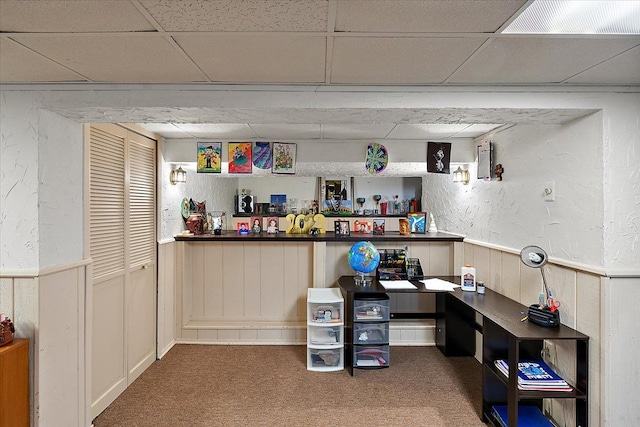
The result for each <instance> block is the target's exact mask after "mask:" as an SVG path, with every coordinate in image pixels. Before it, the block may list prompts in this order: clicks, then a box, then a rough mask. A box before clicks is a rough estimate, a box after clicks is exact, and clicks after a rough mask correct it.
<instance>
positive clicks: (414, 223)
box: [407, 212, 427, 234]
mask: <svg viewBox="0 0 640 427" xmlns="http://www.w3.org/2000/svg"><path fill="white" fill-rule="evenodd" d="M407 219H408V220H409V230H410V231H411V233H416V234H425V233H426V231H427V225H426V224H427V214H426V213H425V212H414V213H410V214H407Z"/></svg>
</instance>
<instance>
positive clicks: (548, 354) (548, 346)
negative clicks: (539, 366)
mask: <svg viewBox="0 0 640 427" xmlns="http://www.w3.org/2000/svg"><path fill="white" fill-rule="evenodd" d="M543 351H544V355H545V359H546V360H547V361H548V362H551V363H555V361H556V343H554V342H552V341H545V343H544V350H543Z"/></svg>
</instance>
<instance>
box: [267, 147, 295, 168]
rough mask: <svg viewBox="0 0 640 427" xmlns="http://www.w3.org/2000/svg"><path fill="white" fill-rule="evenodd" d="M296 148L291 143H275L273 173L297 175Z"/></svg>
mask: <svg viewBox="0 0 640 427" xmlns="http://www.w3.org/2000/svg"><path fill="white" fill-rule="evenodd" d="M296 147H297V146H296V144H294V143H290V142H274V143H273V167H272V169H271V172H272V173H288V174H295V173H296Z"/></svg>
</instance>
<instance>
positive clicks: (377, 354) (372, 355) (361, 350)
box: [353, 345, 389, 368]
mask: <svg viewBox="0 0 640 427" xmlns="http://www.w3.org/2000/svg"><path fill="white" fill-rule="evenodd" d="M353 366H354V368H385V367H387V366H389V346H388V345H376V346H364V345H356V346H354V347H353Z"/></svg>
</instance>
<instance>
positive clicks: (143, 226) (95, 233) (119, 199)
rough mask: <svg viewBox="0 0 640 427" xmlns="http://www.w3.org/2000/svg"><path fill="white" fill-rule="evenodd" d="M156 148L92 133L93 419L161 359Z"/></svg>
mask: <svg viewBox="0 0 640 427" xmlns="http://www.w3.org/2000/svg"><path fill="white" fill-rule="evenodd" d="M155 147H156V145H155V141H153V140H149V139H147V138H145V137H141V136H139V135H137V134H135V133H132V132H129V131H127V130H126V129H124V128H122V127H120V126H117V125H92V126H91V130H90V144H89V153H90V165H89V168H90V173H89V175H90V184H89V185H90V221H89V234H90V236H89V241H90V251H91V258H92V259H93V265H92V271H93V273H92V287H93V292H92V293H93V297H92V369H91V371H92V375H91V378H92V407H91V409H92V410H91V412H92V417H95V416H97V415H98V414H100V413H101V412H102V411H103V410H104V409H105V408H106V407H107V406H108V405H109V404H110V403H111V402H113V401H114V400H115V399H116V398H117V397H118V396H119V395H120V393H122V392H123V391H124V390H125V389H126V388H127V386H128V385H129V384H131V383H132V382H133V381H134V380H135V379H136V378H137V376H138V375H140V373H142V372H143V371H144V370H145V369H146V368H147V367H148V366H149V365H150V364H151V363H153V361H154V360H155V356H156V354H155V351H156V350H155V348H156V346H155V340H156V333H155V325H156V273H155V272H156V246H155Z"/></svg>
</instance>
